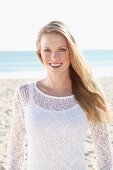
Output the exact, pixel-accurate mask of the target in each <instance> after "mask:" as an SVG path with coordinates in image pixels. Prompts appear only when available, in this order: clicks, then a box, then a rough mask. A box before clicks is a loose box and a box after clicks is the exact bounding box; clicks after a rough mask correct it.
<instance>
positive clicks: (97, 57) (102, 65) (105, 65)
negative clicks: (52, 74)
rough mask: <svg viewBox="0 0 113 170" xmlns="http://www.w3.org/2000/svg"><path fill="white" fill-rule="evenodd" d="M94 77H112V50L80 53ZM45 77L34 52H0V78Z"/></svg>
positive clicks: (42, 67) (44, 72) (43, 69)
mask: <svg viewBox="0 0 113 170" xmlns="http://www.w3.org/2000/svg"><path fill="white" fill-rule="evenodd" d="M82 54H83V56H84V57H85V59H86V61H87V63H88V64H89V65H90V67H91V69H92V71H93V73H94V75H95V76H98V77H106V76H107V77H112V76H113V50H84V51H82ZM45 75H46V70H45V68H44V66H43V65H42V64H41V63H40V61H39V59H38V57H37V55H36V52H35V51H0V78H39V77H43V76H45Z"/></svg>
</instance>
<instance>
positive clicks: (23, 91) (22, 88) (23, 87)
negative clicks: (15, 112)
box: [15, 81, 33, 102]
mask: <svg viewBox="0 0 113 170" xmlns="http://www.w3.org/2000/svg"><path fill="white" fill-rule="evenodd" d="M32 84H33V81H30V82H26V83H21V84H19V85H18V86H17V87H16V88H15V93H18V94H19V95H20V97H21V98H22V100H23V101H24V102H27V101H28V100H29V97H30V90H31V88H32Z"/></svg>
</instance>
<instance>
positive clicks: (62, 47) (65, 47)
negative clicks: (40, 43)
mask: <svg viewBox="0 0 113 170" xmlns="http://www.w3.org/2000/svg"><path fill="white" fill-rule="evenodd" d="M63 47H65V48H67V47H68V46H59V47H58V48H63ZM43 48H50V47H43Z"/></svg>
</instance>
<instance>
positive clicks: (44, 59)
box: [41, 56, 50, 63]
mask: <svg viewBox="0 0 113 170" xmlns="http://www.w3.org/2000/svg"><path fill="white" fill-rule="evenodd" d="M41 58H42V62H43V63H48V62H49V60H50V59H49V57H45V56H42V57H41Z"/></svg>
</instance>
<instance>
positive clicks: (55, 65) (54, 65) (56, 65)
mask: <svg viewBox="0 0 113 170" xmlns="http://www.w3.org/2000/svg"><path fill="white" fill-rule="evenodd" d="M50 65H51V66H53V67H58V66H61V64H52V63H50Z"/></svg>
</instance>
